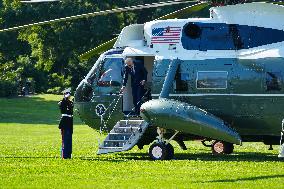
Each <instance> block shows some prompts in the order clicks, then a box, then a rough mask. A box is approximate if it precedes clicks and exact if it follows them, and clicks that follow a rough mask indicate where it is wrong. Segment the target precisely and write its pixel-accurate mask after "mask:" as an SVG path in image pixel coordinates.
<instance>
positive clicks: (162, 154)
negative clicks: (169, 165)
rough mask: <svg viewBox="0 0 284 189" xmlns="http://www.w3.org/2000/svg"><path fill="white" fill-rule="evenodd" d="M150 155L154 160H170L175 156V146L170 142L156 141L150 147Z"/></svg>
mask: <svg viewBox="0 0 284 189" xmlns="http://www.w3.org/2000/svg"><path fill="white" fill-rule="evenodd" d="M149 156H150V158H151V159H153V160H169V159H172V158H173V156H174V148H173V146H172V145H171V144H170V143H168V144H167V145H166V144H165V143H162V142H156V143H154V144H152V145H151V146H150V148H149Z"/></svg>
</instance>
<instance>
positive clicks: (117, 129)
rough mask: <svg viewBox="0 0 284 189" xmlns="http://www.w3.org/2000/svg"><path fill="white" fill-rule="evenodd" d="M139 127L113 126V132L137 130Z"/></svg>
mask: <svg viewBox="0 0 284 189" xmlns="http://www.w3.org/2000/svg"><path fill="white" fill-rule="evenodd" d="M138 129H140V127H116V128H113V130H114V132H115V133H132V132H134V131H137V130H138Z"/></svg>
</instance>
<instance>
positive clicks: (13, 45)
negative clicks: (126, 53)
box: [0, 0, 185, 96]
mask: <svg viewBox="0 0 284 189" xmlns="http://www.w3.org/2000/svg"><path fill="white" fill-rule="evenodd" d="M153 2H158V1H155V0H129V1H127V0H119V1H113V0H104V1H98V0H96V1H94V0H77V1H73V0H63V1H61V2H52V3H37V4H34V3H33V4H23V3H21V2H19V0H2V1H0V28H8V27H13V26H18V25H23V24H29V23H33V22H39V21H45V20H50V19H55V18H60V17H66V16H71V15H76V14H82V13H88V12H94V11H99V10H107V9H113V8H118V7H125V6H131V5H138V4H145V3H153ZM184 6H185V5H175V6H168V7H163V8H153V9H147V10H138V11H133V12H127V13H119V14H109V15H104V16H97V17H93V18H83V19H78V20H74V21H67V22H59V23H53V24H49V25H43V26H33V27H30V28H26V29H21V30H18V31H11V32H2V33H0V74H1V75H0V96H11V95H16V94H17V93H18V92H19V91H20V89H21V88H22V87H23V86H27V84H29V85H28V86H29V87H30V85H33V86H34V88H35V92H37V93H40V92H50V93H60V92H61V91H62V90H63V89H64V88H67V87H72V88H73V89H74V88H76V86H77V85H78V83H79V82H80V81H81V80H82V79H83V77H84V75H86V73H87V72H88V70H89V69H90V68H91V67H92V65H93V63H94V62H92V61H90V62H80V61H79V60H78V56H79V55H80V54H82V53H84V52H86V51H88V50H90V49H92V48H94V47H96V46H97V45H99V44H101V43H103V42H105V41H108V40H110V39H112V38H113V37H115V36H116V35H117V34H119V33H120V31H121V29H122V28H123V27H125V26H126V25H129V24H133V23H145V22H146V21H150V20H153V19H155V18H158V17H159V16H162V15H164V14H167V13H169V12H172V11H175V10H177V9H180V8H182V7H184Z"/></svg>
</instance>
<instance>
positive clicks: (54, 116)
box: [0, 96, 81, 125]
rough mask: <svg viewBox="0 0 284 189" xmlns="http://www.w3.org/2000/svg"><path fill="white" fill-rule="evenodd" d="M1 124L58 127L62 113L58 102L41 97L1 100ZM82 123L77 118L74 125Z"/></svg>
mask: <svg viewBox="0 0 284 189" xmlns="http://www.w3.org/2000/svg"><path fill="white" fill-rule="evenodd" d="M0 104H1V109H0V123H19V124H47V125H57V124H58V123H59V119H60V111H59V107H58V101H57V100H53V99H51V100H46V99H44V98H42V97H40V96H28V97H15V98H0ZM77 123H81V121H80V120H79V119H78V118H77V117H76V118H75V119H74V124H77Z"/></svg>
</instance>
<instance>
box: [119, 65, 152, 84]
mask: <svg viewBox="0 0 284 189" xmlns="http://www.w3.org/2000/svg"><path fill="white" fill-rule="evenodd" d="M128 74H129V75H130V76H131V86H132V87H133V86H137V85H140V82H141V81H142V80H145V81H147V74H148V72H147V70H146V69H145V67H144V65H143V64H142V63H135V64H134V73H133V71H132V69H131V68H129V67H128V66H125V69H124V76H123V86H126V83H127V80H128Z"/></svg>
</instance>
